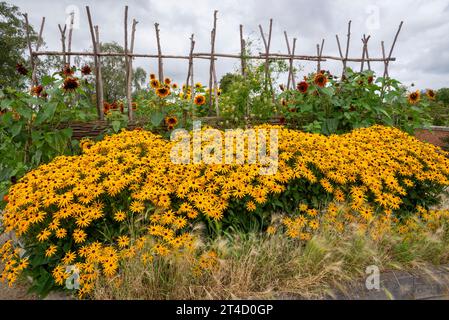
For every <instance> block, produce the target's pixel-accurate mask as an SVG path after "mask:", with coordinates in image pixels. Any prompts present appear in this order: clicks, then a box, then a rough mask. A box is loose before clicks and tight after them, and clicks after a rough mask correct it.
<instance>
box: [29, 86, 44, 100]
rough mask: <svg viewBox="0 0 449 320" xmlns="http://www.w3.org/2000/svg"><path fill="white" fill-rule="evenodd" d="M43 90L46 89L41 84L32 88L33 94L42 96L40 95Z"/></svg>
mask: <svg viewBox="0 0 449 320" xmlns="http://www.w3.org/2000/svg"><path fill="white" fill-rule="evenodd" d="M43 90H44V87H42V86H41V85H38V86H33V87H32V88H31V94H32V95H33V96H36V97H40V95H41V94H42V91H43Z"/></svg>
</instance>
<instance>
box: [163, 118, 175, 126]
mask: <svg viewBox="0 0 449 320" xmlns="http://www.w3.org/2000/svg"><path fill="white" fill-rule="evenodd" d="M165 124H166V125H167V126H168V127H174V126H176V125H177V124H178V119H177V118H176V117H174V116H170V117H166V118H165Z"/></svg>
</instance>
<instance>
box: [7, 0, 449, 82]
mask: <svg viewBox="0 0 449 320" xmlns="http://www.w3.org/2000/svg"><path fill="white" fill-rule="evenodd" d="M7 2H9V3H12V4H14V5H17V6H18V7H20V9H21V10H22V11H23V12H27V13H28V14H29V18H30V23H31V24H32V25H33V26H34V28H35V30H38V29H39V24H40V19H41V18H42V16H45V17H46V25H45V30H44V40H45V42H46V43H47V49H49V50H60V48H61V45H60V36H59V31H58V27H57V25H58V23H60V24H64V23H65V21H66V19H67V16H68V13H69V12H70V11H71V10H73V9H75V10H78V12H79V25H78V26H77V27H78V28H76V29H75V30H74V32H73V44H72V50H73V51H84V50H86V49H87V48H89V47H90V46H91V38H90V33H89V26H88V23H87V17H86V10H85V6H86V5H89V6H90V8H91V13H92V16H93V20H94V24H98V25H99V27H100V39H101V41H102V42H105V41H117V42H119V43H121V44H123V41H124V40H123V39H124V35H123V34H124V31H123V15H124V6H125V5H126V4H127V5H129V17H130V21H131V20H132V18H135V19H136V20H137V21H139V23H138V25H137V31H136V47H135V52H136V53H156V52H157V51H156V50H157V48H156V37H155V32H154V23H155V22H158V23H159V24H160V30H161V43H162V51H163V53H166V54H182V55H187V54H188V51H189V47H190V42H189V39H188V38H189V36H190V34H191V33H194V34H195V38H196V46H195V51H196V52H200V51H201V52H208V51H210V31H211V29H212V22H213V11H214V10H215V9H216V10H218V26H217V36H216V52H220V53H238V52H239V50H240V42H239V24H243V25H244V35H245V38H248V37H249V38H250V39H252V40H254V41H255V45H256V47H255V50H254V51H255V52H256V53H257V52H259V50H260V49H261V43H260V42H259V41H260V39H259V38H260V37H259V30H258V25H259V24H262V26H263V27H264V29H265V30H268V23H269V19H270V18H273V39H272V51H273V52H283V53H285V52H286V44H285V40H284V36H283V31H284V30H286V31H287V33H288V35H289V37H290V38H292V37H297V38H298V42H297V49H296V52H297V53H298V54H315V53H316V44H317V43H321V39H322V38H324V39H325V41H326V42H325V45H324V50H323V54H324V55H338V47H337V44H336V40H335V34H339V37H340V39H341V42H342V45H343V44H345V41H346V32H347V31H346V30H347V22H348V20H352V38H351V45H350V51H349V56H350V57H361V52H362V42H361V40H360V39H361V37H362V35H363V34H364V33H365V34H367V35H368V34H369V35H371V39H370V41H369V46H368V49H369V54H370V57H381V45H380V42H381V40H384V41H385V45H386V51H387V52H388V51H389V50H390V46H391V44H392V41H393V38H394V35H395V32H396V30H397V27H398V25H399V22H400V21H401V20H403V21H404V26H403V28H402V31H401V33H400V35H399V39H398V42H397V44H396V47H395V50H394V52H393V56H394V57H396V58H397V61H395V62H391V64H390V65H391V66H390V68H389V70H390V76H392V77H395V78H397V79H399V80H400V81H401V82H402V83H404V84H405V85H407V86H409V85H410V84H411V83H414V84H415V85H416V86H417V87H418V88H420V89H423V88H429V87H430V88H440V87H449V36H448V35H449V19H448V18H449V1H448V0H426V1H425V0H395V1H392V0H386V1H368V0H367V1H363V0H361V1H353V0H327V1H317V0H315V1H305V0H276V1H269V0H222V1H211V0H209V1H207V0H182V1H180V0H157V1H155V0H134V1H113V0H95V1H69V0H59V1H50V0H38V1H33V0H14V1H11V0H10V1H7ZM134 64H135V65H137V66H141V67H143V68H144V69H145V70H146V71H147V72H155V73H157V62H156V59H146V58H139V59H136V60H135V63H134ZM296 65H297V66H302V67H303V69H304V71H302V72H301V74H300V75H298V77H302V75H303V74H304V73H307V72H308V71H311V70H313V68H314V67H315V66H316V65H315V63H314V62H306V61H301V62H297V63H296ZM238 66H239V61H238V60H234V59H225V58H222V59H220V60H218V62H217V72H218V77H220V76H221V75H222V74H224V73H226V72H228V71H232V70H233V69H236V68H238ZM349 66H350V67H353V68H355V69H357V70H358V69H359V68H360V64H352V63H350V64H349ZM322 68H324V69H329V70H330V71H331V72H335V73H340V72H341V63H340V62H329V61H327V62H323V65H322ZM373 69H374V70H376V71H378V72H379V73H380V72H382V70H383V63H382V62H380V63H375V64H373ZM164 72H165V75H166V76H170V77H172V78H174V79H175V80H176V81H179V82H182V81H183V80H184V79H185V77H186V72H187V63H186V61H176V60H165V61H164ZM195 80H199V81H202V82H203V83H207V81H208V62H207V61H201V60H196V61H195ZM184 81H185V80H184Z"/></svg>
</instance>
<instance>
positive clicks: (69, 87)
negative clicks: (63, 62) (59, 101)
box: [62, 77, 79, 92]
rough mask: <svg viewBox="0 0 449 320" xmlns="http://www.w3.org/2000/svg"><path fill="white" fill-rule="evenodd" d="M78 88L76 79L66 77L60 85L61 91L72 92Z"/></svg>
mask: <svg viewBox="0 0 449 320" xmlns="http://www.w3.org/2000/svg"><path fill="white" fill-rule="evenodd" d="M78 87H79V82H78V79H77V78H74V77H67V78H65V79H64V83H63V84H62V89H63V90H64V91H65V92H67V91H74V90H76V89H77V88H78Z"/></svg>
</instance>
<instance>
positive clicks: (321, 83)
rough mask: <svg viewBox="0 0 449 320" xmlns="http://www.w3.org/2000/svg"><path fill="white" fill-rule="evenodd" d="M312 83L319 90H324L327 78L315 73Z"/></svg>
mask: <svg viewBox="0 0 449 320" xmlns="http://www.w3.org/2000/svg"><path fill="white" fill-rule="evenodd" d="M313 82H314V83H315V84H316V85H317V86H318V87H320V88H324V86H325V85H326V83H327V77H326V76H325V75H324V74H323V73H321V72H320V73H317V74H316V75H315V77H314V78H313Z"/></svg>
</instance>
